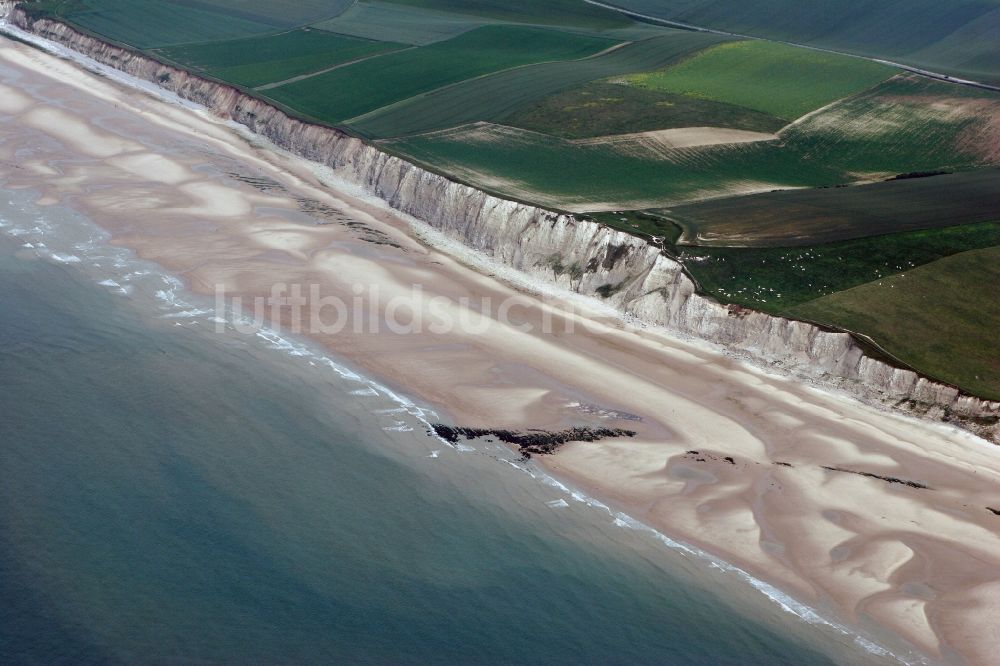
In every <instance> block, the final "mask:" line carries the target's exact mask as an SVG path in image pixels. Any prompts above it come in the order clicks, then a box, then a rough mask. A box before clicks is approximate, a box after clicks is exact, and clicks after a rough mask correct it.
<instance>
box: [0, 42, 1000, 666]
mask: <svg viewBox="0 0 1000 666" xmlns="http://www.w3.org/2000/svg"><path fill="white" fill-rule="evenodd" d="M0 179H2V180H3V182H4V186H5V187H7V188H31V189H32V190H35V191H38V192H39V193H40V195H39V200H38V202H39V203H42V204H45V203H48V204H55V203H60V204H62V205H66V206H69V207H71V208H74V209H76V210H79V211H80V212H82V213H84V214H86V215H87V216H88V217H90V218H91V219H93V220H94V221H95V222H97V223H99V224H100V225H101V226H103V227H104V228H105V229H106V230H107V231H108V232H109V233H110V234H111V237H112V241H113V242H114V243H115V244H118V245H121V246H125V247H128V248H130V249H133V250H134V251H135V252H136V253H137V254H138V255H139V256H141V257H143V258H145V259H149V260H152V261H155V262H157V263H158V264H160V265H162V266H164V267H165V268H166V269H168V270H170V271H171V272H174V273H175V274H177V275H179V276H181V277H182V278H183V279H184V280H185V281H186V283H187V284H188V285H189V286H190V288H191V289H192V290H194V291H196V292H198V293H201V294H203V295H205V296H206V297H213V295H214V294H215V291H216V288H217V285H223V286H224V287H225V289H226V292H227V294H228V296H229V297H232V296H234V295H239V296H242V297H244V301H245V302H246V301H247V300H248V299H252V298H254V297H266V296H268V295H270V293H271V290H272V285H274V284H275V283H286V284H293V283H297V284H301V285H318V287H319V288H320V292H321V293H322V295H324V296H339V297H340V298H341V299H342V300H343V301H344V302H345V303H351V304H352V307H353V305H354V304H355V303H357V304H358V308H359V310H358V312H359V313H361V315H362V317H361V319H363V320H365V321H376V322H382V321H384V320H385V318H386V315H387V314H390V313H387V312H386V309H387V302H388V301H389V299H390V297H393V296H398V297H399V298H400V299H402V300H403V301H405V302H407V303H408V305H406V306H404V307H402V308H396V315H397V319H398V320H401V321H403V322H405V321H408V320H410V319H412V317H413V316H415V315H414V313H417V312H419V313H420V316H421V317H424V318H425V320H426V321H430V320H432V319H434V318H435V317H436V316H441V317H445V316H447V317H451V318H452V319H453V320H455V321H459V320H460V319H461V318H462V317H465V319H466V325H465V326H459V327H455V328H452V329H451V330H448V331H439V332H431V331H428V330H424V331H423V332H420V333H394V332H392V331H389V330H386V327H385V326H384V324H383V325H382V326H381V330H380V331H379V332H377V333H375V332H372V331H371V330H370V327H368V326H365V327H362V328H361V329H357V330H356V329H355V325H354V324H355V323H356V322H352V325H349V326H347V327H346V328H345V329H343V330H340V331H338V332H337V333H335V334H322V333H316V332H313V333H311V334H310V336H311V337H313V338H314V339H315V340H316V341H317V342H319V343H321V344H322V345H324V346H326V347H327V348H329V349H331V350H333V351H334V352H335V353H336V354H338V355H340V356H341V357H343V358H344V359H347V360H348V361H349V362H351V363H353V364H354V365H356V366H357V367H359V368H361V369H363V370H364V371H366V372H368V373H371V374H372V375H374V376H377V377H379V378H381V379H382V380H384V381H386V382H389V383H390V384H392V385H393V386H395V387H397V388H400V389H402V390H404V391H405V392H406V393H408V394H410V395H412V396H414V397H415V398H417V399H419V400H421V401H423V402H425V403H427V404H429V405H432V406H433V407H434V408H436V409H437V410H438V411H439V413H440V415H441V418H442V420H443V421H446V422H451V423H454V424H457V425H463V426H486V427H498V428H499V427H504V428H512V429H524V428H545V429H562V428H565V427H569V426H592V427H611V428H628V429H632V430H635V431H637V435H636V437H635V438H632V439H620V440H605V441H602V442H599V443H579V444H570V445H567V446H566V447H564V448H563V449H561V450H560V451H559V452H558V453H557V454H556V455H554V456H552V457H547V458H538V459H537V460H538V462H539V463H540V464H542V465H544V466H546V467H547V468H548V469H550V470H551V471H552V472H553V473H554V474H555V475H557V476H558V477H560V478H563V479H565V480H568V481H570V482H571V483H573V484H575V485H577V486H579V487H581V488H583V489H585V490H586V491H588V492H590V493H591V494H593V495H594V496H596V497H600V498H602V499H604V500H606V501H607V502H608V503H609V504H611V505H612V506H614V507H615V508H618V509H620V510H623V511H625V512H627V513H628V514H629V515H631V516H634V517H635V518H637V519H639V520H641V521H643V522H645V523H646V524H648V525H650V526H652V527H655V528H656V529H658V530H660V531H662V532H663V533H664V534H667V535H669V536H671V537H673V538H675V539H679V540H682V541H685V542H688V543H692V544H696V545H698V546H700V547H702V548H704V549H705V550H706V551H708V552H710V553H712V554H714V555H717V556H718V557H721V558H722V559H725V560H727V561H729V562H732V563H734V564H735V565H737V566H739V567H741V568H743V569H744V570H746V571H748V572H750V573H751V574H753V575H754V576H756V577H758V578H760V579H762V580H766V581H768V582H771V583H773V584H774V585H776V586H778V587H779V588H781V589H783V590H785V591H787V592H789V593H791V594H792V595H793V596H794V597H795V598H797V599H798V600H800V601H802V602H804V603H807V604H810V605H812V606H814V607H817V608H820V609H824V610H829V611H831V612H834V613H836V614H837V615H839V617H841V618H843V619H845V620H846V621H848V622H854V623H857V624H859V625H866V626H876V625H877V626H880V627H885V628H889V629H890V630H892V631H894V632H896V633H897V634H898V635H900V636H903V637H904V638H905V639H906V640H908V641H910V642H911V643H912V644H913V645H915V646H916V647H917V648H919V649H920V650H922V651H924V652H925V653H927V654H929V655H932V656H933V657H935V658H941V659H943V660H946V661H951V662H956V663H961V662H969V663H982V664H986V663H991V662H992V661H993V652H994V651H995V650H996V649H997V648H998V647H1000V629H998V628H997V626H996V623H995V621H994V620H993V618H995V617H996V616H997V614H998V612H1000V594H998V592H1000V536H998V532H1000V515H996V514H994V513H993V512H991V511H990V510H989V508H996V509H998V510H1000V484H998V481H1000V451H998V450H997V449H996V448H995V447H991V446H990V445H989V444H987V443H985V442H983V441H981V440H977V439H975V438H973V437H972V436H970V435H967V434H965V433H962V432H959V431H956V430H951V429H949V428H947V427H944V426H940V425H937V424H929V423H922V422H918V421H916V420H912V419H908V418H904V417H901V416H897V415H894V414H890V413H886V412H882V411H878V410H875V409H873V408H870V407H866V406H864V405H861V404H860V403H858V402H856V401H854V400H852V399H850V398H848V397H846V396H840V395H834V394H830V393H827V392H823V391H820V390H817V389H815V388H812V387H809V386H805V385H803V384H801V383H798V382H795V381H792V380H790V379H788V378H785V377H782V376H779V375H776V374H769V373H767V372H764V371H762V370H760V369H755V368H752V367H749V366H747V365H745V364H743V363H742V362H740V361H737V360H734V359H732V358H730V357H728V356H726V355H725V354H724V353H722V352H720V351H718V350H715V349H712V348H710V347H707V346H704V345H700V344H698V343H696V342H692V341H684V340H679V339H676V338H673V337H671V336H669V335H667V334H666V333H665V332H662V331H656V330H653V329H636V328H633V327H630V326H627V325H626V324H625V323H623V322H621V321H619V320H617V319H616V318H615V317H613V316H611V315H610V314H609V313H608V312H606V311H603V310H602V309H601V308H600V305H599V304H596V303H595V304H592V305H588V304H583V303H582V302H581V301H580V299H578V298H574V297H571V296H569V295H566V296H561V295H557V294H552V293H547V294H546V295H542V294H539V293H535V294H529V293H524V286H523V285H522V284H520V283H519V282H518V280H517V278H516V276H514V275H512V274H509V273H507V272H506V271H505V270H504V269H501V268H499V267H496V268H495V269H494V271H493V273H494V274H489V273H488V272H487V273H485V274H484V273H483V272H480V271H478V270H474V269H473V268H471V267H470V266H469V263H470V262H472V259H470V257H468V256H460V253H457V254H455V255H454V256H453V255H450V254H448V253H446V252H444V251H443V250H440V249H435V247H434V246H432V245H430V244H428V243H426V242H423V241H422V240H420V239H419V238H418V237H417V236H416V235H415V233H414V229H413V228H411V224H410V222H409V221H407V220H405V219H401V218H400V217H399V216H397V215H395V214H393V213H392V212H390V211H387V210H386V209H385V208H383V207H381V206H379V205H378V204H377V202H373V201H369V200H367V199H365V198H364V197H362V196H360V195H359V193H357V192H355V191H353V190H352V189H351V188H349V187H347V186H337V185H336V181H335V180H333V179H334V175H332V174H324V173H323V172H322V171H320V170H317V169H314V168H313V167H312V166H310V165H308V164H306V163H304V162H301V161H299V160H295V159H292V158H290V157H286V156H283V155H281V154H279V153H278V152H276V151H273V150H271V149H269V148H268V147H267V146H264V145H254V144H251V143H250V142H248V141H247V140H246V139H245V138H243V137H242V136H240V134H239V133H237V132H236V131H235V130H234V129H232V128H230V127H228V126H226V125H225V124H223V123H221V122H218V121H216V120H214V119H212V118H210V117H209V116H208V115H207V114H205V113H203V112H199V111H193V110H191V109H186V108H182V107H180V106H177V105H173V104H169V103H166V102H164V101H162V100H159V99H156V98H154V97H151V96H149V95H146V94H142V93H139V92H136V91H132V90H129V89H126V88H123V87H122V86H120V85H118V84H116V83H114V82H112V81H109V80H107V79H102V78H100V77H97V76H94V75H93V74H91V73H87V72H85V71H83V70H82V69H80V68H79V67H78V66H77V65H75V64H73V63H70V62H66V61H63V60H60V59H58V58H55V57H52V56H50V55H46V54H43V53H41V52H38V51H36V50H33V49H31V48H29V47H26V46H24V45H21V44H17V43H14V42H10V41H7V40H0ZM331 184H332V186H331ZM414 284H419V285H421V291H420V292H419V293H418V294H416V295H414V294H413V290H412V286H413V285H414ZM358 285H361V286H362V288H360V289H359V288H358ZM374 290H377V292H378V298H377V299H376V298H375V297H374V295H373V291H374ZM359 292H360V293H359ZM437 297H446V299H447V301H444V300H436V301H435V300H433V299H435V298H437ZM515 297H516V298H517V299H518V300H517V306H516V307H513V308H511V309H510V311H509V313H508V314H509V315H510V317H509V319H510V321H506V322H504V321H500V320H498V318H496V317H493V316H491V315H490V313H489V312H486V311H485V310H484V309H483V308H482V307H481V306H480V305H478V304H481V303H483V299H485V298H489V299H491V301H492V303H493V305H494V308H495V307H496V306H497V305H498V304H500V303H502V302H504V301H505V300H507V299H511V298H515ZM462 299H468V300H469V302H470V303H471V305H464V304H463V303H462V302H461V301H462ZM277 314H278V319H279V320H281V321H283V322H284V323H285V324H286V325H290V324H291V322H292V309H291V307H285V308H282V309H281V310H280V312H279V313H277ZM302 314H303V319H304V320H306V321H308V320H309V318H310V315H311V314H312V306H308V305H307V306H305V307H304V309H303V313H302ZM356 320H357V318H356ZM545 322H548V324H549V328H550V329H554V331H555V332H549V333H547V332H543V330H542V328H543V324H544V323H545ZM523 324H531V325H532V326H533V327H534V330H533V331H524V330H523V329H522V325H523ZM570 324H572V325H573V331H572V332H569V327H570ZM425 329H426V326H425ZM293 332H294V331H293ZM304 332H306V333H308V331H304ZM876 633H877V630H876Z"/></svg>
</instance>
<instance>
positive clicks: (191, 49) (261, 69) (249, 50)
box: [158, 29, 403, 87]
mask: <svg viewBox="0 0 1000 666" xmlns="http://www.w3.org/2000/svg"><path fill="white" fill-rule="evenodd" d="M399 48H403V46H402V45H401V44H389V43H385V42H373V41H369V40H362V39H355V38H353V37H342V36H340V35H333V34H330V33H328V32H323V31H320V30H306V29H303V30H293V31H291V32H283V33H281V34H278V35H269V36H266V37H249V38H245V39H237V40H230V41H224V42H208V43H206V44H192V45H188V46H175V47H170V48H165V49H162V50H159V51H158V52H159V53H160V54H162V55H163V56H165V57H167V58H169V59H170V60H172V61H174V62H176V63H178V64H180V65H182V66H184V67H188V68H190V69H195V70H198V71H202V72H205V73H206V74H209V75H211V76H214V77H215V78H218V79H222V80H224V81H229V82H232V83H235V84H237V85H241V86H247V87H254V86H259V85H261V84H265V83H271V82H274V81H283V80H285V79H288V78H291V77H294V76H298V75H301V74H307V73H309V72H315V71H318V70H321V69H323V68H326V67H332V66H333V65H336V64H339V63H344V62H350V61H352V60H356V59H359V58H363V57H365V56H370V55H373V54H375V53H382V52H386V51H392V50H395V49H399Z"/></svg>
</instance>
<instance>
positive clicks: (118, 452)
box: [0, 192, 882, 664]
mask: <svg viewBox="0 0 1000 666" xmlns="http://www.w3.org/2000/svg"><path fill="white" fill-rule="evenodd" d="M30 201H31V197H30V193H27V192H6V193H5V192H0V225H2V228H0V281H2V288H0V384H2V390H0V475H2V477H0V478H2V480H0V663H3V664H30V663H37V664H87V663H133V664H157V663H179V664H188V663H255V664H320V663H375V664H410V663H413V664H435V663H463V664H489V663H545V664H571V663H573V664H575V663H593V664H617V663H649V664H747V663H760V664H824V663H833V662H839V663H867V662H872V661H876V660H877V661H879V663H881V661H882V660H881V658H879V657H876V656H875V655H873V654H871V653H870V652H867V651H866V650H865V649H863V646H858V645H857V644H856V643H855V642H854V640H853V638H851V637H850V636H848V635H845V634H843V633H842V632H840V631H838V630H837V629H836V628H833V627H830V626H828V625H823V624H821V623H820V624H816V623H809V622H806V621H803V620H801V619H799V618H798V617H796V616H795V615H794V614H792V613H790V612H787V611H786V610H784V609H782V607H781V606H780V605H779V604H777V603H774V602H773V601H771V600H769V599H767V598H766V597H765V596H764V595H763V594H761V593H760V592H758V591H757V590H755V589H754V588H753V587H752V586H751V585H750V584H749V583H748V582H746V581H745V580H744V579H743V578H742V577H741V576H739V575H738V574H736V573H734V572H732V571H726V570H724V569H723V568H720V567H719V566H712V565H710V564H709V563H707V562H705V561H703V560H702V559H700V558H698V557H694V556H692V555H691V554H685V553H683V552H681V551H678V550H677V549H672V548H670V547H668V546H667V545H665V544H664V543H663V542H662V541H661V540H659V539H657V538H655V535H652V534H650V533H649V532H647V531H643V530H637V529H628V528H627V527H626V526H624V522H623V520H622V518H621V517H619V518H618V519H617V520H616V519H615V517H614V516H613V515H612V513H610V512H609V510H607V509H606V508H604V507H603V506H602V505H600V504H599V503H595V502H593V501H588V500H587V499H586V498H584V497H582V496H579V495H577V496H576V497H574V496H573V494H572V492H571V491H567V490H566V489H564V488H560V487H559V486H558V484H556V483H554V482H551V481H549V482H546V480H545V479H543V478H540V477H539V476H538V474H537V473H535V474H534V475H533V474H532V473H529V472H531V470H530V469H529V470H527V471H526V470H524V469H521V468H518V467H517V466H515V465H514V464H513V462H514V460H515V458H514V456H512V455H511V454H509V453H508V452H507V451H506V450H504V449H502V448H499V447H496V448H489V449H477V450H465V451H462V450H457V449H452V448H450V447H448V446H447V445H446V444H444V443H442V442H439V441H437V440H435V439H433V438H431V437H428V436H427V434H426V432H425V429H424V427H423V423H422V422H421V417H422V413H421V411H420V409H419V408H418V407H416V406H414V405H409V404H407V403H406V402H405V401H402V402H401V401H400V400H397V399H394V398H393V396H392V395H391V392H389V391H387V390H385V389H383V388H380V387H379V386H377V385H374V384H373V383H372V382H369V381H368V380H365V379H364V378H362V377H357V376H353V375H352V374H351V373H350V372H349V371H348V370H345V369H344V368H341V367H337V366H335V365H333V364H331V363H330V362H329V359H324V358H323V357H322V355H319V354H314V353H312V352H310V351H309V350H308V349H307V348H306V347H303V346H298V343H295V342H288V341H282V340H280V339H277V338H275V337H267V336H264V337H249V338H248V337H246V336H237V335H235V334H219V333H215V332H213V326H212V323H211V316H210V315H209V314H208V313H207V312H206V311H205V310H204V309H203V307H202V306H203V305H204V304H200V303H199V302H197V300H196V299H195V298H194V297H186V296H184V294H183V292H182V290H181V289H180V288H179V284H178V283H177V282H176V281H175V280H173V279H171V278H169V277H168V276H165V275H162V274H160V273H158V272H157V271H156V269H155V267H153V266H151V265H147V264H144V263H142V262H140V261H137V260H135V259H133V258H131V257H130V256H129V253H128V252H126V251H124V250H121V249H115V248H111V247H108V246H107V245H106V244H105V242H104V239H103V238H102V237H101V234H100V233H99V232H97V231H96V228H94V227H93V226H91V225H89V223H87V222H86V221H85V220H81V219H79V218H77V217H75V216H74V215H73V214H72V213H70V212H68V211H65V210H58V209H44V210H43V209H38V208H35V207H33V206H32V205H31V204H30ZM185 299H187V300H185ZM626 522H627V521H626Z"/></svg>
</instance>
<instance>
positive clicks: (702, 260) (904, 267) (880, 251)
mask: <svg viewBox="0 0 1000 666" xmlns="http://www.w3.org/2000/svg"><path fill="white" fill-rule="evenodd" d="M996 245H1000V222H983V223H980V224H970V225H963V226H953V227H947V228H941V229H926V230H922V231H910V232H903V233H893V234H887V235H883V236H872V237H869V238H859V239H855V240H848V241H842V242H838V243H824V244H820V243H816V244H813V245H807V246H801V247H761V248H735V247H704V246H699V247H686V246H678V247H677V248H676V250H677V252H678V253H680V256H681V259H682V261H683V262H684V264H685V266H687V268H688V270H689V271H690V273H691V274H692V275H693V276H694V277H695V279H696V280H698V283H699V285H700V286H701V287H702V288H703V289H704V290H705V291H706V292H707V293H709V294H712V295H713V296H715V297H716V298H718V299H719V300H720V301H721V302H723V303H737V304H739V305H744V306H747V307H752V308H756V309H759V310H765V311H767V312H771V313H774V314H782V313H784V312H785V311H786V310H788V309H789V308H792V307H795V306H797V305H801V304H803V303H806V302H808V301H812V300H814V299H817V298H822V297H824V296H829V295H830V294H834V293H837V292H839V291H843V290H845V289H851V288H853V287H856V286H859V285H862V284H865V283H868V282H871V281H875V280H879V279H882V278H885V277H888V276H890V275H894V274H897V273H903V272H908V271H910V270H912V269H913V268H915V267H917V266H922V265H924V264H928V263H931V262H933V261H936V260H938V259H941V258H943V257H947V256H950V255H953V254H958V253H960V252H966V251H968V250H976V249H980V248H985V247H992V246H996Z"/></svg>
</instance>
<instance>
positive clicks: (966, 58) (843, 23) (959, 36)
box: [609, 0, 1000, 83]
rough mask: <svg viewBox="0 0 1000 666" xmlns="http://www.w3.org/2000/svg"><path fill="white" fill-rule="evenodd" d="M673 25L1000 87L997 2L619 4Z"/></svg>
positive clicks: (672, 0)
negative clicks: (883, 62) (818, 49)
mask: <svg viewBox="0 0 1000 666" xmlns="http://www.w3.org/2000/svg"><path fill="white" fill-rule="evenodd" d="M609 4H614V5H617V6H619V7H625V8H628V9H631V10H634V11H636V12H640V13H643V14H647V15H650V16H656V17H660V18H664V19H668V20H673V21H680V22H684V23H689V24H693V25H698V26H705V27H709V28H715V29H719V30H728V31H732V32H737V33H740V34H745V35H752V36H755V37H765V38H769V39H774V40H778V41H790V42H794V43H798V44H809V45H812V46H820V47H825V48H831V49H836V50H841V51H847V52H851V53H859V54H863V55H871V56H878V57H882V58H890V59H893V60H898V61H899V62H904V63H910V64H914V65H918V66H923V67H927V68H930V69H932V70H935V71H942V72H945V73H950V74H954V75H958V76H966V77H972V78H974V79H977V80H985V81H993V82H998V83H1000V39H997V35H1000V2H998V0H948V1H947V2H941V1H940V0H908V1H907V2H886V1H885V0H756V1H755V2H745V1H743V0H613V2H611V3H609Z"/></svg>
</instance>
